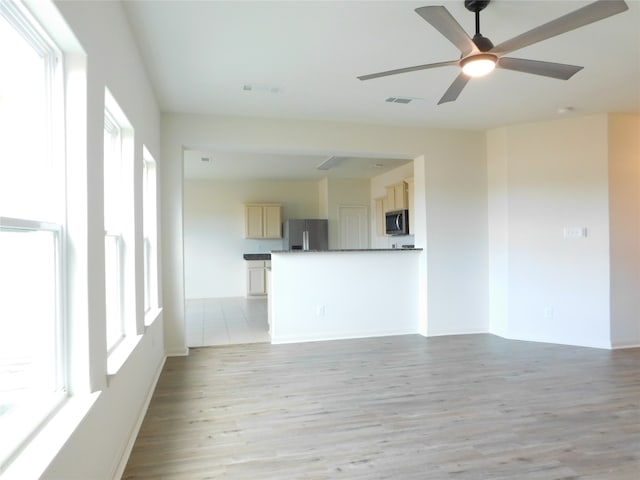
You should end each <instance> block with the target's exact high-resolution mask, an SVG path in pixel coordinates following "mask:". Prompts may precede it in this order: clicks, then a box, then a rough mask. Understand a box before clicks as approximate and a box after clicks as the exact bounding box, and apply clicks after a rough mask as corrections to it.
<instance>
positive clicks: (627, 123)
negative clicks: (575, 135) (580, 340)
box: [608, 115, 640, 347]
mask: <svg viewBox="0 0 640 480" xmlns="http://www.w3.org/2000/svg"><path fill="white" fill-rule="evenodd" d="M608 134H609V215H610V218H609V221H610V231H611V238H610V246H611V344H612V346H613V347H626V346H640V116H638V115H634V116H632V115H609V130H608Z"/></svg>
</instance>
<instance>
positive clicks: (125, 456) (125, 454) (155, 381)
mask: <svg viewBox="0 0 640 480" xmlns="http://www.w3.org/2000/svg"><path fill="white" fill-rule="evenodd" d="M166 361H167V357H166V356H165V357H164V358H163V359H162V362H160V366H159V367H158V369H157V370H156V373H155V375H154V379H153V382H151V387H150V388H149V391H148V392H147V397H146V398H145V400H144V402H143V404H142V408H141V409H140V413H139V414H138V420H137V421H136V424H135V425H134V426H133V428H132V429H131V435H130V436H129V441H128V442H127V445H126V447H125V449H124V452H123V453H122V458H120V463H119V464H118V467H117V468H116V471H115V474H114V476H113V478H122V475H123V474H124V469H125V468H126V467H127V462H128V461H129V456H130V455H131V450H133V445H134V444H135V443H136V439H137V438H138V433H139V432H140V427H142V422H143V420H144V417H145V415H146V413H147V410H148V409H149V404H150V403H151V399H152V398H153V393H154V392H155V390H156V385H157V384H158V380H160V374H162V369H163V368H164V364H165V362H166Z"/></svg>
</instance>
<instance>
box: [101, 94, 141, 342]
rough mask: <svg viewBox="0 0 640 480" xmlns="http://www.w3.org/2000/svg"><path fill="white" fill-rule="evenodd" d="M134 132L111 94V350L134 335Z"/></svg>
mask: <svg viewBox="0 0 640 480" xmlns="http://www.w3.org/2000/svg"><path fill="white" fill-rule="evenodd" d="M133 151H134V150H133V128H132V127H131V124H130V123H129V121H128V120H127V118H126V116H125V115H124V113H123V112H122V110H121V109H120V106H119V105H118V104H117V102H116V101H115V99H114V98H113V96H112V95H111V93H110V92H109V90H105V111H104V231H105V237H104V241H105V252H104V253H105V301H106V323H107V342H106V344H107V345H106V346H107V351H108V352H109V354H111V353H112V352H113V350H114V349H115V348H116V347H117V346H118V345H119V344H120V342H121V341H122V340H123V339H124V337H125V335H128V334H132V335H133V334H135V333H136V319H135V317H136V307H135V304H136V299H135V260H134V248H133V245H134V244H135V227H134V222H135V216H134V185H133Z"/></svg>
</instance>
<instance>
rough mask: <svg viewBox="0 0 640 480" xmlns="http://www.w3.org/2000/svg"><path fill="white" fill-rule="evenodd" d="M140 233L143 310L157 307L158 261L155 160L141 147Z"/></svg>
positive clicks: (146, 311)
mask: <svg viewBox="0 0 640 480" xmlns="http://www.w3.org/2000/svg"><path fill="white" fill-rule="evenodd" d="M142 161H143V165H142V217H143V227H142V230H143V231H142V235H143V237H144V311H145V314H147V313H149V312H150V311H151V310H152V309H153V308H157V307H158V280H157V279H158V267H157V265H158V261H157V253H156V252H157V250H156V248H157V247H156V245H157V242H156V235H157V209H156V162H155V160H154V159H153V157H152V156H151V154H150V153H149V151H148V150H147V149H146V147H143V153H142Z"/></svg>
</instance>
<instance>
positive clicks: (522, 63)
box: [497, 57, 584, 80]
mask: <svg viewBox="0 0 640 480" xmlns="http://www.w3.org/2000/svg"><path fill="white" fill-rule="evenodd" d="M497 66H498V67H500V68H503V69H505V70H515V71H516V72H523V73H532V74H534V75H542V76H544V77H551V78H557V79H559V80H569V79H570V78H571V77H573V76H574V75H575V74H576V73H578V72H579V71H580V70H582V69H583V68H584V67H578V66H576V65H567V64H565V63H552V62H540V61H538V60H525V59H523V58H510V57H501V58H500V59H499V60H498V64H497Z"/></svg>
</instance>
